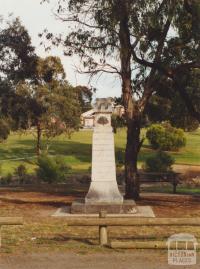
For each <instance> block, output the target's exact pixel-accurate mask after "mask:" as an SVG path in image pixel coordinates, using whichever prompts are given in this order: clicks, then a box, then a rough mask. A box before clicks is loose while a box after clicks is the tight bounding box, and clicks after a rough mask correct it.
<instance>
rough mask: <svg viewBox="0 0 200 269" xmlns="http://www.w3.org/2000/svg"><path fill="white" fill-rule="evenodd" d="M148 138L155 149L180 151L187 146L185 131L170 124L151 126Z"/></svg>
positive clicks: (148, 130)
mask: <svg viewBox="0 0 200 269" xmlns="http://www.w3.org/2000/svg"><path fill="white" fill-rule="evenodd" d="M146 137H147V139H148V140H149V143H150V144H151V146H152V148H153V149H160V150H178V149H180V148H181V147H184V146H185V145H186V138H185V134H184V131H183V130H182V129H178V128H174V127H172V126H171V125H170V124H169V123H164V124H153V125H151V126H150V127H149V128H148V129H147V133H146Z"/></svg>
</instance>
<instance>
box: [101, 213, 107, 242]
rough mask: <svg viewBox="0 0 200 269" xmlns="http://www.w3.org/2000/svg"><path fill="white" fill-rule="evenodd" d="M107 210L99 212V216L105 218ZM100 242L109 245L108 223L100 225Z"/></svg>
mask: <svg viewBox="0 0 200 269" xmlns="http://www.w3.org/2000/svg"><path fill="white" fill-rule="evenodd" d="M105 217H106V211H101V212H99V218H105ZM99 244H100V245H101V246H106V245H108V232H107V225H99Z"/></svg>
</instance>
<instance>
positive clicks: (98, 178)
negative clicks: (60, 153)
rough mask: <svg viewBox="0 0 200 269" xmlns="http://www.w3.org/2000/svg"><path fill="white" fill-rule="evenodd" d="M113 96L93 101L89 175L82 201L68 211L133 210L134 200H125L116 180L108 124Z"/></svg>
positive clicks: (109, 122) (120, 211) (112, 137)
mask: <svg viewBox="0 0 200 269" xmlns="http://www.w3.org/2000/svg"><path fill="white" fill-rule="evenodd" d="M112 102H113V101H112V98H98V99H96V103H95V105H94V111H95V127H94V132H93V141H92V177H91V184H90V188H89V191H88V193H87V195H86V197H85V200H84V201H76V202H74V203H73V204H72V207H71V213H72V214H73V213H98V212H99V211H100V210H106V211H107V212H108V213H128V212H130V211H132V212H130V213H133V212H136V206H135V202H134V201H132V200H131V201H130V200H128V201H124V200H123V196H122V194H121V193H120V192H119V189H118V185H117V180H116V165H115V150H114V134H113V129H112V126H111V116H112V112H113V106H112Z"/></svg>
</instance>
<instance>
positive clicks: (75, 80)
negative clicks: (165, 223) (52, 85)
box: [0, 0, 120, 97]
mask: <svg viewBox="0 0 200 269" xmlns="http://www.w3.org/2000/svg"><path fill="white" fill-rule="evenodd" d="M40 2H41V0H0V6H1V12H0V15H2V16H3V17H4V19H7V18H8V16H9V14H11V13H12V14H13V16H12V17H20V20H21V22H22V24H23V25H24V26H25V27H26V29H27V30H28V32H29V34H30V36H31V39H32V44H33V45H34V46H35V48H36V52H37V54H38V55H39V56H41V57H45V56H48V55H53V56H59V57H60V58H61V60H62V63H63V66H64V68H65V71H66V75H67V80H68V81H69V82H70V83H71V84H72V85H74V86H77V85H86V86H93V87H95V88H96V89H97V92H96V93H95V96H94V97H109V96H112V97H114V96H120V81H119V80H118V79H117V78H116V77H113V75H108V74H105V75H102V76H101V77H100V78H97V77H96V78H94V79H93V80H92V82H90V84H88V82H89V78H88V76H87V75H85V74H78V73H77V71H76V66H78V65H79V63H80V60H79V59H78V57H77V56H72V57H66V56H64V55H63V50H62V48H52V49H51V51H50V52H48V53H47V52H45V50H44V48H43V47H42V46H41V45H40V42H41V39H40V38H39V37H38V34H39V33H42V32H43V30H44V29H45V28H47V29H48V30H49V31H50V32H52V33H55V34H56V33H65V32H66V31H67V26H66V24H65V23H62V22H60V21H58V20H56V19H55V17H54V15H53V9H55V7H56V2H57V0H51V3H50V4H47V3H45V4H42V5H41V4H40Z"/></svg>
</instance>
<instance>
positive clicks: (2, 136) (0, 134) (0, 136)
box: [0, 119, 10, 142]
mask: <svg viewBox="0 0 200 269" xmlns="http://www.w3.org/2000/svg"><path fill="white" fill-rule="evenodd" d="M9 134H10V126H9V124H8V122H7V121H6V120H5V119H0V142H3V141H4V140H6V139H7V138H8V136H9Z"/></svg>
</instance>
